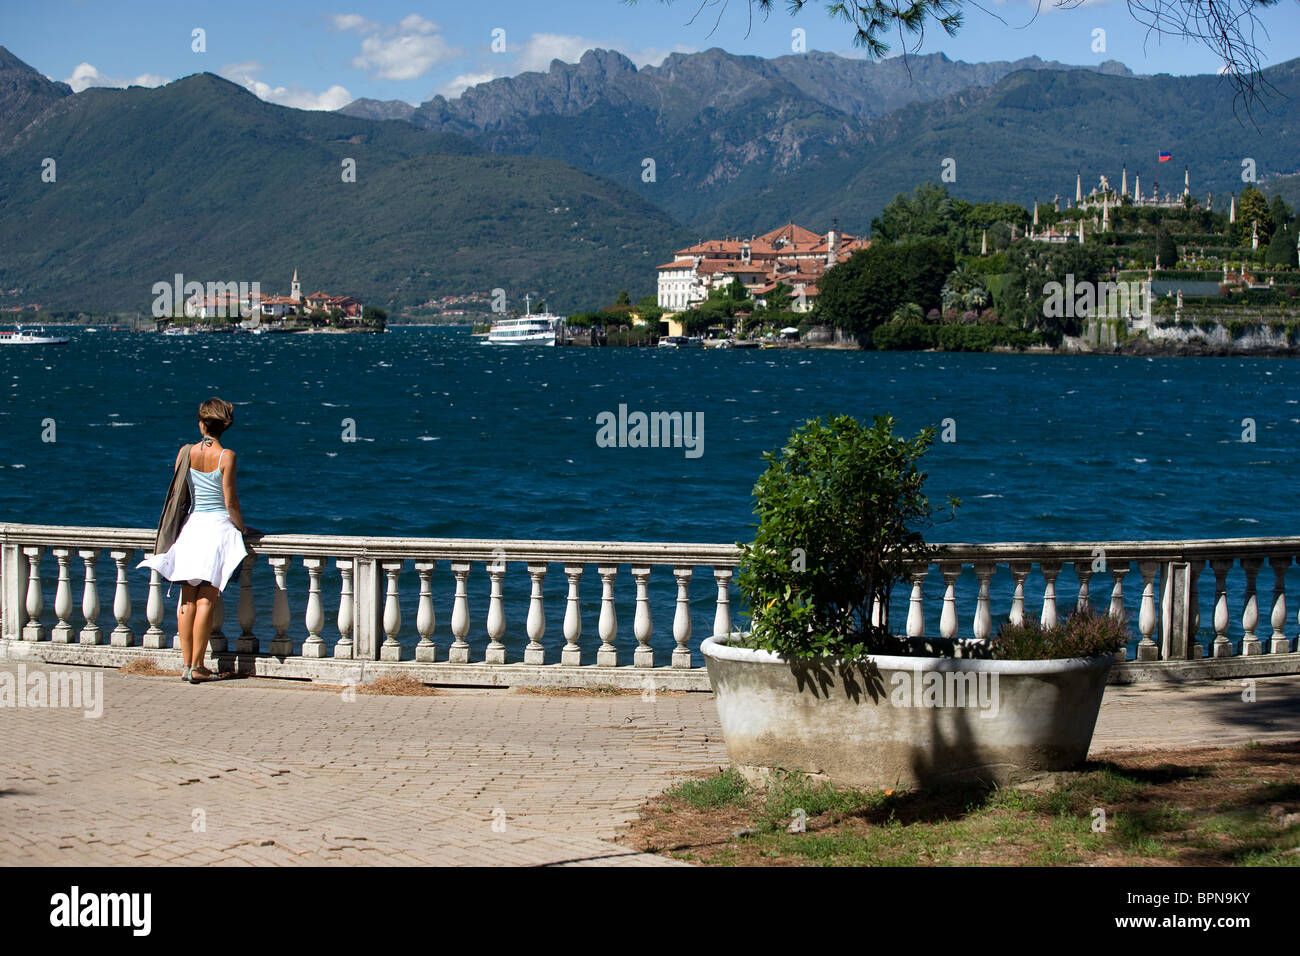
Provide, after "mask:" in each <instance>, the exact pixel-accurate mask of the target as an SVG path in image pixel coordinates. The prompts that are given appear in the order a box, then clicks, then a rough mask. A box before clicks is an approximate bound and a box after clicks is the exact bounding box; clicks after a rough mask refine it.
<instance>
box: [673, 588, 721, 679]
mask: <svg viewBox="0 0 1300 956" xmlns="http://www.w3.org/2000/svg"><path fill="white" fill-rule="evenodd" d="M694 574H695V569H694V568H693V567H691V566H690V565H678V566H676V567H674V568H673V577H674V578H676V579H677V609H676V610H675V611H674V612H673V640H674V641H675V642H676V643H677V646H676V647H674V648H673V667H690V666H691V649H690V648H689V647H687V644H688V643H689V642H690V639H691V577H692V576H693V575H694ZM719 597H720V598H725V597H726V595H725V594H721V595H719ZM715 613H716V612H715ZM730 626H731V613H730V610H728V612H727V627H730Z"/></svg>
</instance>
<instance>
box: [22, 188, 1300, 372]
mask: <svg viewBox="0 0 1300 956" xmlns="http://www.w3.org/2000/svg"><path fill="white" fill-rule="evenodd" d="M1182 179H1183V182H1182V189H1181V190H1180V191H1179V192H1176V193H1170V192H1168V191H1166V192H1164V193H1160V192H1159V191H1158V187H1157V185H1156V184H1155V183H1152V184H1151V187H1150V188H1144V185H1143V180H1142V177H1141V176H1140V174H1137V173H1135V174H1133V175H1132V176H1131V177H1130V175H1129V171H1128V169H1127V167H1124V166H1122V167H1121V169H1120V171H1119V175H1118V176H1108V175H1104V174H1103V175H1100V176H1098V177H1097V180H1096V184H1095V185H1094V186H1092V187H1091V188H1089V189H1087V190H1086V191H1085V186H1084V183H1085V177H1084V174H1083V172H1082V171H1079V172H1078V173H1076V176H1075V182H1074V184H1073V185H1074V189H1073V200H1072V201H1068V200H1064V199H1063V198H1062V197H1061V196H1060V195H1059V194H1058V195H1057V196H1055V197H1053V198H1052V199H1051V200H1050V201H1044V202H1034V203H1033V204H1032V208H1030V209H1026V208H1025V207H1024V206H1021V205H1019V204H1016V203H1006V202H980V203H973V202H970V201H967V200H963V199H959V198H956V197H953V196H950V195H949V194H948V192H947V189H946V187H944V186H942V185H939V184H937V183H923V184H921V185H919V186H917V187H916V188H915V189H914V190H913V192H912V193H911V194H899V195H898V196H897V197H895V199H894V200H893V201H892V202H890V203H889V204H888V205H887V206H886V207H885V208H884V209H883V210H882V211H881V214H880V215H879V216H878V217H877V218H875V219H873V221H872V222H871V229H870V238H867V237H865V236H861V235H854V234H850V233H848V232H845V231H842V230H841V229H840V228H839V224H838V222H834V223H832V224H831V227H830V229H829V230H827V231H826V232H825V233H818V232H814V231H812V230H810V229H808V228H805V227H804V226H802V225H798V224H796V223H793V222H787V223H786V224H785V225H781V226H778V227H776V228H774V229H772V230H770V231H768V232H766V233H763V234H762V235H751V236H749V237H743V236H735V235H727V236H722V237H720V238H700V239H699V240H698V241H697V242H696V243H694V244H692V245H689V246H686V247H685V248H681V249H678V250H676V251H675V252H673V253H672V255H671V258H670V259H669V260H668V261H667V262H663V263H662V264H660V265H658V266H657V267H656V269H655V274H654V277H653V279H652V280H651V281H652V282H653V288H654V291H653V292H651V293H650V294H648V295H645V296H643V297H641V298H640V299H638V300H635V301H634V300H633V297H632V296H631V295H630V294H629V293H628V292H627V291H621V292H619V293H618V295H617V297H616V298H615V301H614V302H613V303H611V304H607V305H604V306H598V307H596V308H593V309H590V310H588V311H577V312H571V313H569V314H568V315H566V316H564V322H563V323H562V330H561V332H560V334H559V335H558V336H557V337H556V341H557V343H559V344H567V345H654V344H660V340H667V341H668V342H670V343H672V344H686V343H689V344H695V345H705V344H707V345H719V346H725V345H750V346H753V345H758V344H766V345H781V346H789V347H798V346H825V347H836V346H838V347H847V348H859V347H863V346H866V347H873V348H881V349H931V348H939V349H946V350H988V349H1040V350H1066V351H1090V350H1099V349H1100V350H1112V351H1114V350H1117V351H1137V352H1142V351H1165V352H1169V351H1174V352H1205V351H1220V352H1241V351H1270V352H1282V353H1292V352H1300V308H1298V306H1300V272H1298V271H1297V242H1298V240H1297V228H1296V222H1295V214H1294V211H1293V210H1292V209H1291V208H1290V207H1289V206H1288V205H1287V204H1286V202H1284V201H1283V199H1282V198H1281V197H1280V196H1276V195H1275V196H1273V197H1271V199H1270V198H1269V197H1267V196H1266V195H1265V194H1264V193H1263V192H1262V191H1261V190H1259V189H1258V188H1256V187H1255V186H1254V185H1251V184H1247V185H1246V186H1245V187H1244V188H1243V189H1242V190H1241V192H1240V193H1237V194H1232V195H1228V196H1226V197H1218V198H1217V202H1216V197H1215V196H1213V195H1212V194H1206V195H1204V196H1203V197H1200V196H1196V195H1194V194H1193V193H1192V188H1191V185H1192V179H1191V171H1190V170H1189V169H1187V168H1184V169H1183V176H1182ZM1116 180H1118V182H1116ZM1225 207H1226V208H1225ZM179 279H180V277H178V282H179ZM180 292H181V290H180V288H179V287H178V288H177V291H176V297H175V301H182V299H181V295H180ZM254 296H256V297H257V301H256V302H254ZM540 298H541V297H540V296H538V295H537V294H536V293H533V294H531V295H530V296H529V297H527V299H526V301H529V302H530V304H531V305H533V306H535V307H534V308H533V311H543V310H544V309H545V307H544V305H542V304H541V302H540ZM490 301H491V299H490V297H489V295H488V294H486V293H468V294H457V295H448V296H443V297H442V298H440V299H436V300H430V301H428V302H426V303H424V304H423V305H422V306H421V307H419V308H417V309H407V310H403V311H402V312H401V313H400V314H399V316H398V317H397V318H396V319H395V321H399V322H418V321H422V320H423V319H425V318H426V317H432V318H433V319H434V321H435V322H436V323H439V324H443V323H447V322H451V323H453V324H461V323H464V322H467V321H473V320H474V319H475V318H476V317H477V318H479V319H480V320H481V321H482V322H483V324H482V325H481V326H479V327H477V328H476V329H475V331H476V332H481V333H484V334H485V333H486V332H487V330H488V328H489V327H490V324H491V323H490V321H488V320H490V319H491V320H495V319H497V318H500V317H499V316H497V315H494V314H492V313H491V312H490V311H489V308H490V307H489V303H490ZM155 312H157V310H155ZM174 312H175V314H173V310H171V309H168V310H167V311H166V312H164V313H163V317H162V318H159V319H156V320H155V324H154V327H155V328H156V329H158V330H162V331H166V332H168V333H172V334H177V333H186V332H192V331H244V332H254V333H261V332H301V331H334V332H345V331H358V332H360V331H382V330H383V329H384V326H385V323H386V321H387V319H388V314H387V312H386V311H385V310H384V309H379V308H375V307H373V306H363V305H362V303H361V302H360V300H359V299H357V298H355V297H354V296H351V295H346V294H332V293H327V292H325V291H317V292H314V293H310V294H304V293H303V292H302V287H301V283H300V282H299V278H298V272H297V270H295V271H294V273H293V277H292V279H291V281H290V288H289V293H288V294H287V295H281V294H267V295H258V290H257V288H256V284H254V289H253V290H249V289H248V288H247V285H246V284H240V286H239V287H238V288H236V287H235V284H234V283H209V284H208V285H207V286H206V287H205V288H204V289H203V290H202V291H199V292H197V293H196V294H192V295H188V296H186V297H185V298H184V299H183V301H182V308H180V309H176V310H174ZM56 316H57V314H56V313H36V318H37V320H38V321H39V320H41V319H50V320H57V319H56Z"/></svg>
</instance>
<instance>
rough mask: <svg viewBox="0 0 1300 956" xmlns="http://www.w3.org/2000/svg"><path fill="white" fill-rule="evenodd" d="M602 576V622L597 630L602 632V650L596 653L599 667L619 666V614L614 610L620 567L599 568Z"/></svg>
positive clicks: (597, 626)
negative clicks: (616, 580) (616, 644)
mask: <svg viewBox="0 0 1300 956" xmlns="http://www.w3.org/2000/svg"><path fill="white" fill-rule="evenodd" d="M596 572H597V573H598V574H599V575H600V584H601V594H600V620H599V621H598V622H597V624H596V629H597V630H598V631H599V632H600V649H599V650H597V651H596V666H597V667H616V666H618V651H617V650H616V649H615V648H614V638H615V637H616V636H617V635H618V613H617V612H616V611H615V610H614V576H615V575H616V574H618V566H617V565H615V566H614V567H597V568H596Z"/></svg>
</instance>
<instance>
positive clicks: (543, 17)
mask: <svg viewBox="0 0 1300 956" xmlns="http://www.w3.org/2000/svg"><path fill="white" fill-rule="evenodd" d="M700 2H701V0H674V2H673V3H671V4H669V5H665V4H663V3H661V2H659V0H638V2H637V3H636V4H635V5H628V4H627V3H625V2H623V0H582V2H579V0H542V2H536V0H476V2H469V3H466V2H463V0H461V2H443V3H416V2H412V0H395V2H390V0H367V2H366V3H364V4H349V3H347V2H346V0H344V2H343V3H342V4H341V5H339V6H322V5H321V4H320V2H319V0H311V2H306V0H304V2H293V0H290V2H281V3H275V2H269V0H268V2H250V0H224V2H219V3H211V2H185V0H125V2H114V3H105V2H103V0H45V2H30V3H23V4H13V3H9V2H6V10H5V14H4V22H3V30H2V32H0V44H3V45H4V46H6V47H8V48H9V50H10V51H11V52H13V53H14V54H15V55H16V56H18V57H19V58H20V59H22V60H25V61H26V62H27V63H30V64H31V65H32V66H34V67H35V68H36V69H38V70H40V71H41V72H43V73H45V74H46V75H47V76H49V77H51V78H53V79H56V80H63V81H66V82H69V83H71V84H72V85H73V88H74V89H78V90H80V89H83V88H85V87H86V86H123V85H127V84H129V83H138V84H141V85H148V86H155V85H158V84H160V83H165V82H170V81H171V80H174V79H178V78H180V77H182V76H187V75H189V74H191V73H198V72H203V71H207V72H212V73H217V74H219V75H222V76H225V77H227V78H229V79H231V80H234V81H235V82H238V83H240V84H242V85H244V86H246V87H248V88H249V89H251V90H252V91H253V92H255V93H257V94H258V95H259V96H261V97H262V98H263V99H266V100H269V101H271V102H276V103H282V104H285V105H288V106H297V107H301V108H308V109H335V108H337V107H339V106H342V105H344V104H346V103H348V102H350V101H351V100H353V99H356V98H358V97H363V96H364V97H373V98H375V99H384V100H386V99H401V100H406V101H408V102H411V103H420V102H423V101H424V100H426V99H428V98H430V97H431V96H432V95H434V94H435V93H443V94H446V95H454V94H455V93H457V92H459V91H460V90H462V89H464V87H465V86H466V85H467V84H469V83H472V82H480V81H483V80H486V79H490V78H491V77H494V76H510V75H514V74H517V73H520V72H523V71H525V70H545V69H547V67H548V65H549V64H550V62H551V60H552V58H559V59H562V60H566V61H570V62H572V61H574V60H576V59H577V57H578V56H580V55H581V52H582V51H583V50H586V49H589V48H591V47H593V46H601V47H607V48H612V49H616V50H619V51H621V52H623V53H625V54H627V55H628V56H629V57H631V58H632V59H633V60H634V61H635V62H636V63H637V64H638V65H644V64H657V63H659V62H661V61H662V59H663V57H664V56H666V55H667V54H668V53H670V52H673V51H675V50H676V51H683V52H689V51H694V50H702V49H707V48H709V47H714V46H717V47H722V48H723V49H725V50H728V51H730V52H732V53H740V54H755V55H760V56H780V55H783V54H787V53H790V52H792V43H793V39H792V31H793V30H795V29H801V30H803V31H804V36H805V38H806V47H807V49H810V50H827V51H831V52H835V53H841V54H845V55H850V56H858V55H861V54H860V53H857V52H855V51H854V49H853V47H852V43H851V31H850V29H849V28H848V27H847V25H846V24H844V23H842V22H840V21H834V20H831V19H830V18H829V17H828V15H827V13H826V9H825V4H824V2H822V0H811V2H810V3H809V6H808V7H807V8H805V9H804V10H803V11H802V12H800V13H799V14H797V15H794V16H792V15H790V14H789V12H788V11H787V7H786V2H785V0H776V3H775V7H776V9H774V10H773V11H772V13H771V15H770V16H769V17H768V18H767V19H766V20H764V19H762V18H761V16H758V15H756V16H755V17H754V20H753V23H752V28H751V25H750V23H749V17H748V13H747V11H748V6H747V3H746V0H728V2H727V4H726V6H725V7H723V6H721V5H720V0H704V3H705V5H704V8H703V9H702V10H700V12H699V14H698V16H697V17H696V18H695V20H694V22H688V21H690V20H691V17H692V15H693V14H695V13H696V11H697V10H699V8H700ZM1051 4H1052V0H1044V5H1043V7H1042V8H1041V10H1038V12H1037V15H1036V16H1035V11H1036V10H1037V9H1038V7H1037V3H1036V2H1034V0H1000V2H999V0H988V2H985V3H983V4H982V6H983V7H984V8H985V10H986V11H988V12H984V11H981V10H980V9H977V8H975V7H969V8H968V9H967V14H966V24H965V26H964V27H963V29H962V30H961V32H960V33H959V34H958V36H957V37H955V38H951V37H948V36H946V35H945V34H944V33H943V32H942V30H939V29H938V28H937V27H936V28H935V29H933V30H930V31H927V37H926V40H925V42H924V44H923V47H922V49H921V52H925V53H931V52H940V51H942V52H943V53H946V54H947V55H948V56H949V57H951V58H952V59H955V60H956V59H960V60H966V61H969V62H981V61H988V60H1013V59H1018V58H1020V57H1024V56H1030V55H1038V56H1041V57H1043V58H1044V59H1054V60H1061V61H1063V62H1067V63H1079V64H1090V63H1098V62H1101V61H1102V60H1107V59H1116V60H1120V61H1121V62H1123V63H1125V64H1126V65H1127V66H1128V67H1129V68H1130V69H1132V70H1134V71H1135V72H1137V73H1175V74H1187V73H1213V72H1216V71H1217V70H1218V69H1219V67H1220V66H1221V63H1220V62H1219V61H1218V60H1216V59H1215V57H1214V56H1213V54H1212V53H1210V52H1209V51H1208V50H1206V49H1204V48H1202V47H1199V46H1195V45H1192V44H1189V43H1187V42H1186V41H1183V40H1181V39H1174V38H1172V37H1164V38H1159V37H1156V36H1154V35H1153V36H1148V35H1147V33H1146V30H1145V29H1144V28H1143V27H1141V26H1140V25H1139V24H1137V23H1136V22H1135V21H1134V19H1133V17H1132V15H1131V14H1130V13H1129V11H1128V7H1127V5H1126V4H1125V3H1124V2H1123V0H1087V2H1086V3H1085V4H1084V5H1083V6H1081V7H1079V8H1077V9H1072V10H1060V9H1056V8H1055V7H1053V6H1052V5H1051ZM719 13H721V19H720V20H719ZM999 17H1000V18H1001V19H1000V20H999V19H998V18H999ZM715 21H717V24H716V28H715ZM1261 22H1262V24H1263V26H1264V28H1265V29H1266V30H1267V32H1268V34H1270V36H1264V35H1263V34H1262V33H1261V34H1260V35H1259V36H1258V42H1259V44H1260V46H1261V49H1262V52H1263V62H1264V63H1265V65H1268V64H1273V63H1280V62H1283V61H1285V60H1287V59H1289V58H1291V57H1293V56H1296V55H1297V54H1298V53H1300V51H1297V50H1296V48H1295V46H1294V43H1288V42H1287V40H1288V38H1290V37H1294V36H1298V35H1300V4H1297V3H1292V2H1290V0H1283V2H1282V3H1281V4H1280V5H1279V6H1278V7H1275V8H1273V9H1271V10H1265V11H1263V12H1262V14H1261ZM196 28H199V29H202V30H203V39H204V45H205V47H206V49H205V50H204V51H202V52H196V51H195V50H193V49H192V47H193V46H194V40H193V38H192V37H193V32H192V31H193V30H195V29H196ZM497 30H499V31H504V32H503V33H497V34H495V36H496V37H497V40H498V43H497V45H498V46H500V45H501V44H502V42H503V43H504V50H503V51H502V50H495V51H494V50H493V48H492V45H493V38H494V31H497ZM1097 30H1102V31H1105V32H1104V43H1105V50H1104V52H1097V51H1094V49H1093V48H1094V46H1095V45H1097V41H1098V35H1097V34H1095V32H1094V31H1097ZM747 33H748V35H746V34H747Z"/></svg>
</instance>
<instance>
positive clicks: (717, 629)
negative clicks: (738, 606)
mask: <svg viewBox="0 0 1300 956" xmlns="http://www.w3.org/2000/svg"><path fill="white" fill-rule="evenodd" d="M734 570H735V569H734V568H719V567H716V566H715V567H714V568H713V579H714V580H715V581H717V582H718V606H717V610H715V611H714V612H713V634H714V636H717V635H719V634H721V635H723V636H724V637H730V636H731V575H732V572H733V571H734ZM678 650H680V648H679V649H678ZM679 656H680V655H679V654H678V652H677V650H674V651H673V667H689V666H690V664H680V663H678V659H679ZM688 656H689V655H688Z"/></svg>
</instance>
